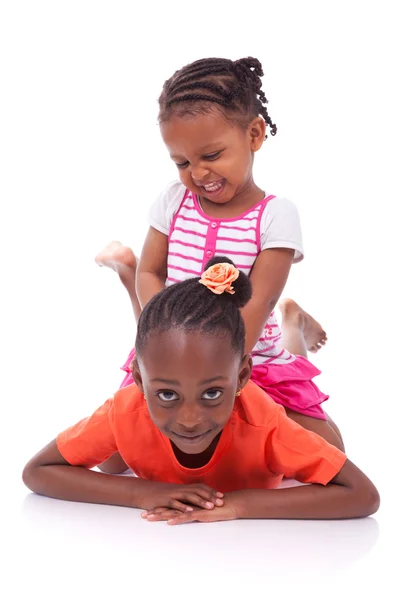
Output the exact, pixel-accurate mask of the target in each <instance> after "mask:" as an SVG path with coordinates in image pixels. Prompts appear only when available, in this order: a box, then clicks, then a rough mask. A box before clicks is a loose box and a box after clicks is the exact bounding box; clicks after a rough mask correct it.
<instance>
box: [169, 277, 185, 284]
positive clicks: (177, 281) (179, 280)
mask: <svg viewBox="0 0 407 600" xmlns="http://www.w3.org/2000/svg"><path fill="white" fill-rule="evenodd" d="M167 280H168V281H173V282H174V283H181V281H182V280H181V279H174V278H173V277H167Z"/></svg>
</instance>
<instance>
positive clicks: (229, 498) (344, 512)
mask: <svg viewBox="0 0 407 600" xmlns="http://www.w3.org/2000/svg"><path fill="white" fill-rule="evenodd" d="M379 505H380V497H379V493H378V491H377V489H376V488H375V486H374V485H373V483H372V482H371V481H370V480H369V479H368V478H367V477H366V475H364V474H363V473H362V471H360V470H359V469H358V468H357V467H356V466H355V465H354V464H353V463H351V462H350V461H349V460H347V461H346V462H345V464H344V466H343V467H342V469H341V471H340V472H339V473H338V475H337V476H336V477H334V478H333V479H332V481H331V482H330V483H329V484H328V485H326V486H323V485H318V484H311V485H305V486H300V487H293V488H286V489H280V490H264V489H256V490H239V491H236V492H230V493H228V494H225V503H224V505H223V506H221V507H216V508H215V509H214V510H212V511H205V510H200V509H196V510H194V511H193V512H191V513H188V514H185V513H184V514H182V513H181V512H180V511H178V510H172V509H167V508H157V509H153V510H150V511H148V513H146V515H145V518H147V519H148V520H149V521H168V522H169V524H170V525H180V524H182V523H188V522H191V521H201V522H211V521H212V522H213V521H228V520H231V519H353V518H360V517H367V516H369V515H372V514H373V513H375V512H376V511H377V510H378V509H379Z"/></svg>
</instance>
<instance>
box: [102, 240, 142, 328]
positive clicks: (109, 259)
mask: <svg viewBox="0 0 407 600" xmlns="http://www.w3.org/2000/svg"><path fill="white" fill-rule="evenodd" d="M95 261H96V262H97V264H98V265H99V266H100V267H110V269H113V271H116V273H117V274H118V275H119V277H120V281H121V282H122V284H123V285H124V287H125V288H126V291H127V293H128V295H129V297H130V301H131V305H132V307H133V312H134V317H135V319H136V323H137V320H138V318H139V316H140V313H141V307H140V304H139V301H138V298H137V293H136V270H137V258H136V256H135V255H134V252H133V250H131V249H130V248H126V247H125V246H123V245H122V244H121V243H120V242H111V243H110V244H108V245H107V246H106V248H104V249H103V250H102V251H101V252H99V254H98V255H97V256H96V258H95Z"/></svg>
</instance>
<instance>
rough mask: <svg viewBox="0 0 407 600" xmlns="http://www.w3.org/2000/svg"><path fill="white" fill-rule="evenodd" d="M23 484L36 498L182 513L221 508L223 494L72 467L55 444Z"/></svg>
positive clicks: (40, 454)
mask: <svg viewBox="0 0 407 600" xmlns="http://www.w3.org/2000/svg"><path fill="white" fill-rule="evenodd" d="M23 481H24V483H25V485H26V486H27V487H28V488H29V489H30V490H31V491H33V492H35V493H36V494H41V495H42V496H49V497H51V498H58V499H59V500H71V501H75V502H91V503H94V504H112V505H116V506H128V507H130V508H144V509H153V508H154V507H155V506H167V507H170V508H172V509H174V510H178V511H181V512H184V511H190V510H192V509H191V506H198V507H200V508H202V509H205V510H207V509H208V508H214V507H215V505H216V506H220V505H223V500H222V496H223V494H221V493H220V492H217V491H216V490H213V489H212V488H209V487H208V486H206V485H204V484H192V485H178V484H171V483H163V482H159V481H148V480H146V479H141V478H138V477H115V476H114V475H106V474H105V473H98V472H97V471H90V470H89V469H87V468H85V467H78V466H72V465H70V464H69V463H68V462H67V461H66V460H65V459H64V457H63V456H62V454H61V453H60V451H59V450H58V447H57V443H56V440H53V441H52V442H50V443H49V444H48V445H47V446H45V448H43V449H42V450H41V451H40V452H38V454H36V455H35V456H34V457H33V458H32V459H31V460H30V461H29V462H28V463H27V465H26V466H25V468H24V471H23ZM208 502H210V503H211V504H210V506H208V504H207V503H208Z"/></svg>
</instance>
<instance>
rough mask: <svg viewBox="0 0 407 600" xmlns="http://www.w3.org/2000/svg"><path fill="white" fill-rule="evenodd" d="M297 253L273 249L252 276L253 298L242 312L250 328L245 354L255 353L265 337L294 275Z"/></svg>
mask: <svg viewBox="0 0 407 600" xmlns="http://www.w3.org/2000/svg"><path fill="white" fill-rule="evenodd" d="M293 258H294V250H290V249H287V248H271V249H269V250H263V251H262V252H260V254H259V256H258V257H257V259H256V262H255V263H254V266H253V269H252V272H251V273H250V281H251V284H252V286H253V296H252V298H251V300H250V301H249V302H248V304H247V305H246V306H245V307H244V308H243V309H242V317H243V320H244V324H245V327H246V346H245V353H246V354H248V353H249V352H251V351H252V350H253V348H254V346H255V344H256V342H257V340H258V339H259V337H260V336H261V333H262V331H263V328H264V325H265V323H266V321H267V319H268V317H269V316H270V313H271V311H272V310H274V307H275V305H276V304H277V302H278V299H279V298H280V296H281V294H282V292H283V289H284V286H285V284H286V282H287V279H288V275H289V273H290V269H291V265H292V262H293Z"/></svg>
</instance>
